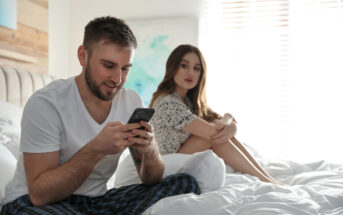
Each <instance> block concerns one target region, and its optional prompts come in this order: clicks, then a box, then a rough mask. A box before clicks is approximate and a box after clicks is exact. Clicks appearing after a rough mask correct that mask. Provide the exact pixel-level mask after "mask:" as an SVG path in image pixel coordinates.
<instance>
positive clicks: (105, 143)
mask: <svg viewBox="0 0 343 215" xmlns="http://www.w3.org/2000/svg"><path fill="white" fill-rule="evenodd" d="M139 127H141V125H140V124H139V123H132V124H125V125H124V124H123V123H121V122H110V123H108V124H107V125H106V126H105V127H104V128H103V129H102V130H101V132H100V133H99V134H98V136H96V137H95V138H94V139H93V140H92V142H93V143H94V146H95V150H96V151H98V152H100V153H102V154H104V155H108V154H116V153H118V152H122V151H123V150H124V149H126V147H127V146H129V145H132V144H133V143H130V142H129V141H128V138H130V137H133V136H135V134H133V133H132V132H131V131H132V130H135V129H137V128H139Z"/></svg>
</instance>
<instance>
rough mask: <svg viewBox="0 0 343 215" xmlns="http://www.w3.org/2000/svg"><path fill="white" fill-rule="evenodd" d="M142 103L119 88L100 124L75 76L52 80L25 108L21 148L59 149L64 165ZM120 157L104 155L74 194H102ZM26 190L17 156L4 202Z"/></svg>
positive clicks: (131, 93) (22, 193)
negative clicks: (84, 102)
mask: <svg viewBox="0 0 343 215" xmlns="http://www.w3.org/2000/svg"><path fill="white" fill-rule="evenodd" d="M142 106H143V103H142V100H141V98H140V97H139V95H138V94H137V93H135V92H134V91H132V90H128V89H122V90H120V92H119V93H118V94H117V95H116V97H115V98H114V100H113V102H112V107H111V111H110V113H109V115H108V117H107V119H106V120H105V122H104V123H102V124H101V125H99V124H98V123H97V122H96V121H95V120H94V119H93V118H92V117H91V116H90V115H89V113H88V111H87V109H86V108H85V106H84V104H83V102H82V99H81V97H80V94H79V91H78V89H77V86H76V83H75V78H74V77H73V78H69V79H66V80H58V81H54V82H52V83H50V84H49V85H48V86H47V87H45V88H43V89H41V90H38V91H37V92H36V93H35V94H33V96H32V97H31V98H30V99H29V101H28V102H27V104H26V106H25V108H24V112H23V118H22V124H21V126H22V131H21V135H22V136H21V143H20V150H21V151H22V152H30V153H44V152H52V151H60V164H63V163H65V162H66V161H67V160H69V159H70V158H71V157H72V156H73V155H74V154H75V153H76V152H77V151H78V150H79V149H80V148H82V147H83V146H84V145H85V144H87V143H88V142H89V141H90V140H92V139H93V138H94V137H95V136H96V135H98V133H99V132H100V131H101V130H102V128H103V127H104V126H105V125H106V124H107V123H108V122H112V121H122V122H126V121H127V120H128V118H129V117H130V115H131V113H132V112H133V110H134V109H135V108H137V107H142ZM119 156H120V153H118V154H117V155H109V156H106V157H104V158H103V159H102V160H101V161H100V162H99V163H98V164H97V165H96V167H95V168H94V170H93V172H92V173H91V174H90V175H89V177H88V178H87V179H86V180H85V181H84V183H83V184H81V186H80V187H79V188H78V189H77V190H76V191H75V192H74V194H77V195H86V196H99V195H102V194H104V193H105V192H106V191H107V188H106V183H107V181H108V179H109V178H110V177H111V176H112V175H113V173H114V171H115V170H116V168H117V163H118V159H119ZM27 193H28V191H27V184H26V178H25V171H24V168H23V159H22V156H19V160H18V165H17V169H16V172H15V176H14V177H13V180H12V181H11V182H10V183H9V184H8V185H7V186H6V192H5V199H4V202H3V203H6V202H9V201H12V200H14V199H16V198H17V197H19V196H21V195H24V194H27Z"/></svg>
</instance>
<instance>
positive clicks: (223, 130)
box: [211, 113, 237, 144]
mask: <svg viewBox="0 0 343 215" xmlns="http://www.w3.org/2000/svg"><path fill="white" fill-rule="evenodd" d="M213 123H214V126H215V127H216V130H217V131H218V132H217V133H216V134H214V135H213V136H211V140H212V141H213V142H214V143H216V144H219V143H223V142H224V141H227V140H229V139H231V138H232V137H234V136H235V135H236V132H237V126H236V120H235V119H234V118H233V116H232V115H231V114H229V113H226V114H225V115H224V117H223V119H221V120H214V122H213Z"/></svg>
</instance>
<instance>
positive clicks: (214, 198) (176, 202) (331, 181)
mask: <svg viewBox="0 0 343 215" xmlns="http://www.w3.org/2000/svg"><path fill="white" fill-rule="evenodd" d="M262 165H263V166H264V167H265V168H266V170H267V171H268V172H269V173H270V174H271V175H272V176H273V177H275V178H276V179H278V180H279V181H281V182H284V183H286V184H289V185H290V186H280V185H274V184H270V183H264V182H261V181H259V180H258V179H257V178H255V177H252V176H250V175H245V174H240V173H234V172H233V171H232V169H231V168H230V167H228V166H226V174H225V183H224V186H222V187H220V188H219V189H216V190H213V191H210V192H207V193H203V194H201V195H195V194H184V195H178V196H173V197H168V198H165V199H162V200H160V201H159V202H157V203H155V204H154V205H152V206H151V207H150V208H149V209H147V210H146V211H145V212H144V215H155V214H159V215H161V214H163V215H168V214H173V215H174V214H179V215H181V214H182V215H183V214H196V215H201V214H204V215H205V214H206V215H221V214H233V215H250V214H254V215H269V214H270V215H272V214H273V215H275V214H299V215H300V214H301V215H306V214H321V215H322V214H323V215H324V214H325V215H342V214H343V165H333V164H328V163H326V162H324V161H319V162H314V163H309V164H299V163H296V162H292V161H268V162H264V163H263V162H262Z"/></svg>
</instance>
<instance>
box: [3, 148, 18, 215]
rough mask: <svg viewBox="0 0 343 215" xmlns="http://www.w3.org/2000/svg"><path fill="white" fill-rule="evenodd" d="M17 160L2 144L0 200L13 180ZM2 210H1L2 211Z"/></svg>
mask: <svg viewBox="0 0 343 215" xmlns="http://www.w3.org/2000/svg"><path fill="white" fill-rule="evenodd" d="M16 163H17V160H16V159H15V157H14V156H13V155H12V153H11V152H9V150H8V149H7V148H6V147H5V146H4V145H2V144H0V170H1V174H0V200H1V199H2V198H3V197H4V194H5V184H6V183H7V182H9V181H10V179H11V178H12V176H13V174H14V171H15V165H16ZM0 210H1V209H0Z"/></svg>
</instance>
